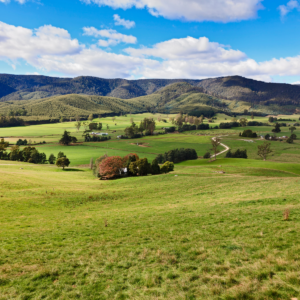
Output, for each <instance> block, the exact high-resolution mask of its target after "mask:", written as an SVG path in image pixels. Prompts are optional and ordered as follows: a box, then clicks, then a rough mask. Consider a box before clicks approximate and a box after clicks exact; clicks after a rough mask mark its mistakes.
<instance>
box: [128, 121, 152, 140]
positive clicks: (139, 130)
mask: <svg viewBox="0 0 300 300" xmlns="http://www.w3.org/2000/svg"><path fill="white" fill-rule="evenodd" d="M155 127H156V125H155V121H154V119H153V118H144V120H142V121H141V122H140V124H139V126H138V125H137V124H135V123H134V122H132V123H131V126H129V127H127V128H125V136H126V137H129V138H137V137H141V136H142V135H143V134H145V135H153V133H154V130H155Z"/></svg>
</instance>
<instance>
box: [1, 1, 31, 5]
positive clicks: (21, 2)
mask: <svg viewBox="0 0 300 300" xmlns="http://www.w3.org/2000/svg"><path fill="white" fill-rule="evenodd" d="M15 1H16V2H19V3H20V4H24V3H25V2H26V1H27V0H15ZM9 2H10V0H0V3H9Z"/></svg>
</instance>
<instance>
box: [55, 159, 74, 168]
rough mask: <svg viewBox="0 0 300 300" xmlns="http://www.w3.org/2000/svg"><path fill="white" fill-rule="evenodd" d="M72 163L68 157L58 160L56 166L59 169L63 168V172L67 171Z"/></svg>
mask: <svg viewBox="0 0 300 300" xmlns="http://www.w3.org/2000/svg"><path fill="white" fill-rule="evenodd" d="M70 163H71V162H70V160H69V159H68V158H67V157H61V158H58V159H57V161H56V165H57V166H58V167H61V168H63V170H64V169H65V167H68V166H69V165H70Z"/></svg>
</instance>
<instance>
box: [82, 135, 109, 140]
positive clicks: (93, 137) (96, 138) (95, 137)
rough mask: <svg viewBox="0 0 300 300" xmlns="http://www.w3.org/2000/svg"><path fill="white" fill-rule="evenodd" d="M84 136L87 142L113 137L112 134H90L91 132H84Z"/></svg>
mask: <svg viewBox="0 0 300 300" xmlns="http://www.w3.org/2000/svg"><path fill="white" fill-rule="evenodd" d="M83 137H84V141H85V142H104V141H108V140H110V139H111V137H110V136H98V135H90V134H89V133H84V134H83Z"/></svg>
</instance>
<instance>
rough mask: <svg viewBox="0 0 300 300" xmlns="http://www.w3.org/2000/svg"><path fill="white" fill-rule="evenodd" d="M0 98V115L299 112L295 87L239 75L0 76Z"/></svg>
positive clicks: (299, 96)
mask: <svg viewBox="0 0 300 300" xmlns="http://www.w3.org/2000/svg"><path fill="white" fill-rule="evenodd" d="M76 95H77V96H76ZM0 97H1V98H0V102H2V103H3V105H0V114H2V115H5V114H7V113H10V112H17V111H19V112H22V111H26V112H27V115H32V116H33V115H44V116H46V115H47V116H53V117H57V116H62V115H72V114H73V113H78V114H80V115H86V114H87V113H93V112H95V113H101V112H105V113H118V112H121V111H122V110H123V112H124V113H126V112H130V111H131V112H132V113H134V112H143V111H150V109H151V110H152V111H153V110H155V111H158V112H159V111H160V112H174V113H176V112H178V111H183V112H185V113H188V112H191V111H193V110H203V109H212V110H214V111H215V110H218V111H220V110H221V111H224V112H238V113H240V112H242V111H244V110H248V111H254V112H261V113H264V114H280V113H285V114H287V113H288V114H292V113H294V112H299V111H300V86H299V85H291V84H279V83H266V82H261V81H257V80H252V79H247V78H243V77H240V76H230V77H222V78H213V79H205V80H187V79H140V80H126V79H103V78H97V77H89V76H81V77H76V78H55V77H47V76H40V75H6V74H0ZM97 97H98V98H97ZM35 100H36V101H35ZM42 100H43V101H42ZM90 101H92V102H93V103H94V102H95V105H96V106H94V104H92V103H91V102H90ZM99 101H100V102H99ZM50 103H51V105H50ZM78 105H79V106H78ZM51 107H52V108H51ZM51 109H52V111H51Z"/></svg>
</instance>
